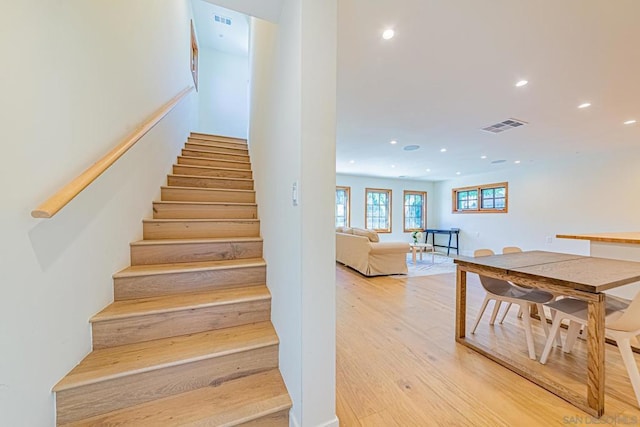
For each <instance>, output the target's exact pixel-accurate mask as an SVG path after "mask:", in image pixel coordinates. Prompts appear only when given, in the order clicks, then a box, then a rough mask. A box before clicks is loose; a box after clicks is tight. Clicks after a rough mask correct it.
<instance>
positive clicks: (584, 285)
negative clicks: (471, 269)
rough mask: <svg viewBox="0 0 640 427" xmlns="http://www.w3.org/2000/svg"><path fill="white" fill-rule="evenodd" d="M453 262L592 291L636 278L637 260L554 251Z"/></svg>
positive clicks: (639, 275) (638, 272)
mask: <svg viewBox="0 0 640 427" xmlns="http://www.w3.org/2000/svg"><path fill="white" fill-rule="evenodd" d="M454 262H455V263H457V264H460V265H462V266H464V265H475V266H482V267H488V269H489V270H494V271H499V272H501V273H504V274H510V275H513V277H514V278H517V277H526V278H528V279H533V280H540V281H545V282H547V283H552V284H556V285H559V286H564V287H567V288H571V289H578V290H582V291H586V292H593V293H598V292H602V291H605V290H607V289H612V288H616V287H618V286H622V285H626V284H628V283H633V282H637V281H640V262H635V261H622V260H617V259H608V258H594V257H585V256H580V255H571V254H561V253H555V252H544V251H529V252H520V253H512V254H506V255H494V256H488V257H478V258H472V257H459V258H457V259H455V260H454Z"/></svg>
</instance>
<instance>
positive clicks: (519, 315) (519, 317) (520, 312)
mask: <svg viewBox="0 0 640 427" xmlns="http://www.w3.org/2000/svg"><path fill="white" fill-rule="evenodd" d="M522 313H523V311H522V306H520V309H519V310H518V319H522Z"/></svg>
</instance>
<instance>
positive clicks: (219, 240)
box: [130, 202, 262, 246]
mask: <svg viewBox="0 0 640 427" xmlns="http://www.w3.org/2000/svg"><path fill="white" fill-rule="evenodd" d="M169 203H173V202H169ZM185 203H191V202H185ZM241 242H262V237H210V238H202V239H157V240H138V241H137V242H131V243H130V245H131V246H147V245H148V246H156V245H188V244H192V243H241Z"/></svg>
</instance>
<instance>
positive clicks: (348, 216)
mask: <svg viewBox="0 0 640 427" xmlns="http://www.w3.org/2000/svg"><path fill="white" fill-rule="evenodd" d="M339 190H343V191H344V192H345V193H347V204H346V210H347V214H346V219H345V225H344V227H351V187H347V186H343V185H336V193H337V192H338V191H339ZM337 206H338V204H337V203H336V206H335V207H336V208H337ZM337 218H338V216H337V215H336V216H335V218H334V219H337ZM334 223H335V221H334ZM336 227H338V225H336Z"/></svg>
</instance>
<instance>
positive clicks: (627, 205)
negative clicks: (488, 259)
mask: <svg viewBox="0 0 640 427" xmlns="http://www.w3.org/2000/svg"><path fill="white" fill-rule="evenodd" d="M639 160H640V150H638V149H636V150H630V151H625V152H614V153H600V154H597V155H590V156H586V155H580V156H576V157H575V158H574V159H573V160H572V161H569V162H565V161H552V162H549V163H548V164H545V165H533V164H530V165H522V167H520V168H518V169H513V170H510V171H504V172H493V173H488V174H484V175H477V176H472V177H465V178H460V179H456V180H453V181H446V182H441V183H437V184H436V203H435V205H436V206H437V210H436V212H435V214H436V215H435V220H436V223H437V225H438V226H439V227H443V228H447V227H460V230H461V232H460V240H461V241H460V244H461V247H462V252H461V254H462V253H464V254H465V255H471V254H472V253H473V251H474V250H475V249H477V248H480V247H487V248H491V249H493V250H494V251H501V250H502V247H504V246H512V245H515V246H520V247H522V248H523V249H525V250H534V249H539V250H551V251H556V252H569V253H576V254H581V255H588V254H589V243H588V242H587V241H576V240H567V239H556V238H555V235H556V234H565V233H569V234H571V233H578V234H579V233H597V232H607V231H638V230H640V199H639V198H638V197H636V195H637V192H638V188H640V169H638V161H639ZM502 181H508V182H509V213H507V214H452V213H451V189H452V188H456V187H463V186H467V185H476V184H490V183H495V182H502ZM547 237H551V238H552V239H551V243H547Z"/></svg>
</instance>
